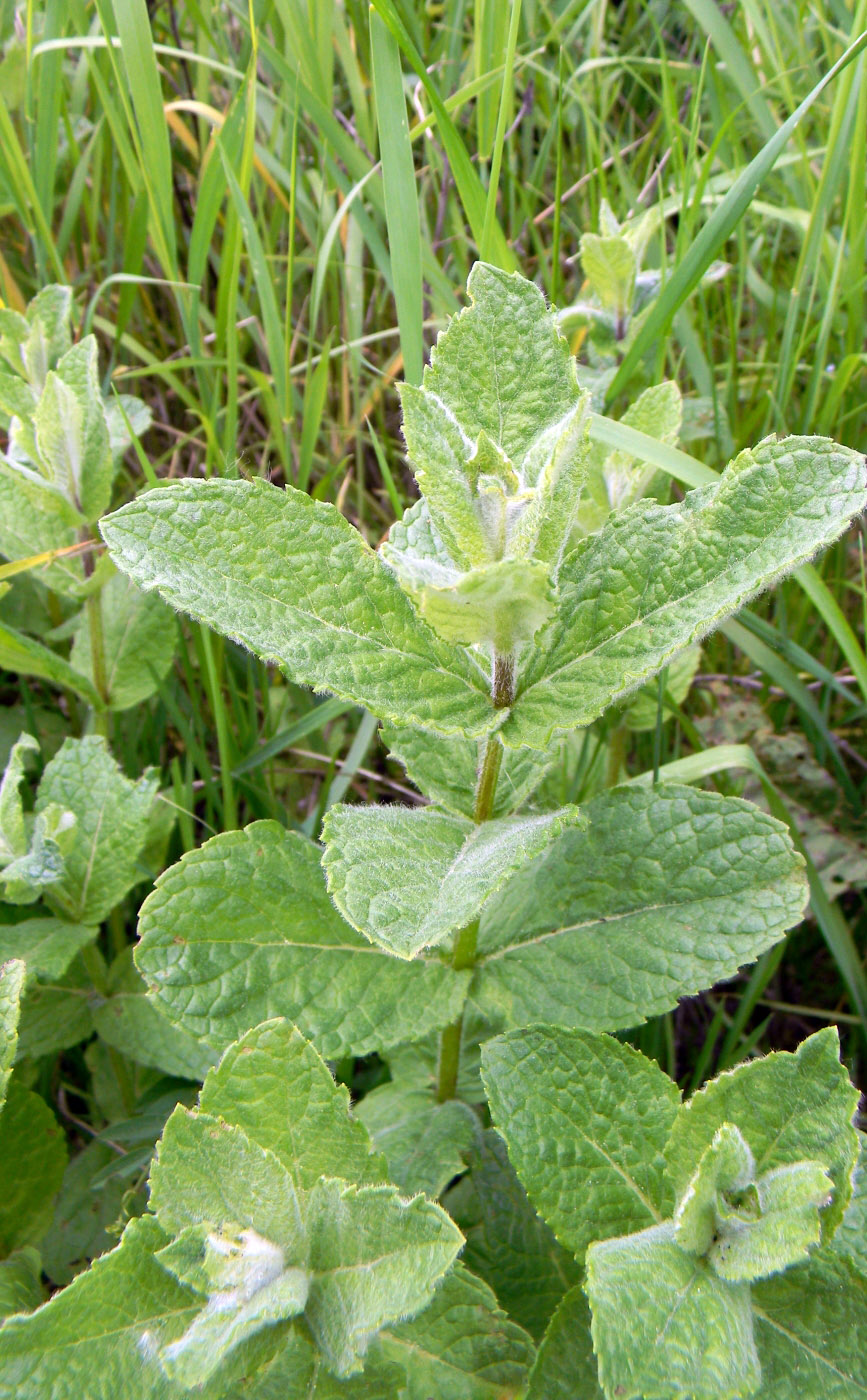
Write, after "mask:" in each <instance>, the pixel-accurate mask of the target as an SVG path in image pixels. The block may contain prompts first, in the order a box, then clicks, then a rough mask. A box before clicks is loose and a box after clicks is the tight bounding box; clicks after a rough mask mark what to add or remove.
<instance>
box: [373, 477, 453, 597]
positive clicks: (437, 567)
mask: <svg viewBox="0 0 867 1400" xmlns="http://www.w3.org/2000/svg"><path fill="white" fill-rule="evenodd" d="M379 553H380V557H381V558H382V559H384V560H385V562H386V564H388V566H389V568H390V569H393V570H394V572H395V573H396V574H397V577H398V578H399V579H400V583H401V587H402V588H404V589H405V590H406V592H407V593H410V594H412V596H413V597H414V598H416V599H418V598H419V597H420V596H421V592H422V589H424V588H425V587H427V586H428V585H430V586H432V587H437V588H446V587H450V586H451V585H452V584H454V583H456V582H457V581H458V579H459V578H460V576H461V571H460V569H458V568H457V567H456V565H455V564H454V562H453V560H452V558H451V555H450V554H449V552H448V550H447V549H446V547H445V545H444V544H443V541H442V536H441V535H440V532H439V530H438V529H437V527H436V525H434V523H433V521H432V520H431V515H430V510H429V508H428V504H427V501H426V500H425V499H424V497H422V499H421V500H418V501H413V503H412V505H411V506H407V508H406V510H405V511H404V513H403V516H402V517H401V519H400V520H396V521H395V522H394V524H393V525H392V527H391V529H390V530H389V532H388V535H387V536H386V538H385V540H383V542H382V544H381V545H380V547H379Z"/></svg>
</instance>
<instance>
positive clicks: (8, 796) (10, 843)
mask: <svg viewBox="0 0 867 1400" xmlns="http://www.w3.org/2000/svg"><path fill="white" fill-rule="evenodd" d="M38 752H39V745H38V743H37V742H36V740H35V739H34V738H33V735H32V734H22V735H21V736H20V737H19V738H18V740H17V741H16V743H14V744H13V745H12V749H11V751H10V753H9V759H8V762H7V764H6V769H5V771H4V773H3V779H2V781H0V865H6V864H8V862H9V861H11V860H14V859H15V857H16V856H21V855H23V854H24V852H25V851H26V850H27V833H26V831H25V828H24V805H23V803H22V800H21V793H20V791H19V789H20V787H21V784H22V783H23V781H24V770H25V767H26V763H27V760H26V758H25V755H26V754H28V753H38Z"/></svg>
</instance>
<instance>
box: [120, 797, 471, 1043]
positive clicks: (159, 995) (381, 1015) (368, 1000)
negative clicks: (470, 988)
mask: <svg viewBox="0 0 867 1400" xmlns="http://www.w3.org/2000/svg"><path fill="white" fill-rule="evenodd" d="M139 932H140V934H141V942H140V944H139V946H138V949H137V952H136V962H137V964H138V967H139V970H140V971H141V973H142V975H143V976H144V978H145V980H146V981H147V982H148V983H149V984H150V987H151V991H152V995H153V997H154V1000H155V1002H156V1004H157V1005H158V1007H159V1009H160V1010H161V1011H162V1012H163V1014H164V1015H166V1016H167V1017H168V1018H169V1020H170V1021H173V1022H174V1023H175V1024H179V1025H182V1026H183V1027H184V1028H185V1029H186V1030H187V1031H188V1032H189V1033H190V1034H192V1035H194V1036H196V1037H198V1038H200V1039H202V1040H203V1041H204V1042H205V1044H207V1045H208V1046H210V1047H212V1048H213V1049H216V1050H223V1049H225V1048H226V1046H227V1045H229V1044H230V1043H231V1042H232V1041H233V1040H234V1039H236V1038H237V1037H238V1036H239V1035H242V1034H243V1033H244V1032H245V1031H247V1030H249V1029H250V1028H251V1027H252V1026H256V1025H258V1024H259V1022H260V1021H266V1020H268V1019H270V1018H271V1017H274V1016H285V1017H287V1018H288V1019H289V1020H290V1021H294V1022H295V1024H296V1025H297V1026H298V1029H299V1030H300V1031H301V1032H302V1034H303V1035H306V1036H308V1037H309V1038H310V1039H311V1040H312V1041H313V1042H314V1044H315V1045H316V1048H317V1049H318V1050H319V1052H320V1054H322V1055H327V1056H328V1057H329V1058H337V1057H338V1056H340V1055H345V1054H348V1053H353V1054H359V1055H362V1054H367V1053H369V1052H370V1051H371V1050H381V1049H384V1048H386V1047H388V1046H389V1045H394V1044H398V1043H400V1042H401V1041H406V1040H413V1039H421V1038H422V1037H423V1036H425V1035H426V1034H427V1033H428V1032H429V1031H431V1030H434V1029H438V1028H439V1027H441V1026H445V1025H448V1024H449V1023H450V1022H451V1021H453V1020H454V1019H455V1017H456V1016H457V1015H458V1013H459V1012H460V1009H461V1005H462V1002H463V998H464V996H465V993H466V987H467V982H468V980H469V974H468V973H467V974H456V973H454V972H453V971H452V969H450V968H448V967H446V966H444V965H443V964H442V963H441V962H440V961H439V960H438V959H433V958H431V959H430V960H428V959H425V958H420V959H418V960H417V961H416V962H415V963H413V964H412V965H407V964H405V963H402V962H400V961H398V960H397V959H395V958H392V957H389V956H388V955H387V954H385V953H383V952H382V951H381V950H380V949H378V948H375V947H373V946H372V945H371V944H370V943H368V941H367V940H366V939H365V938H362V937H361V936H360V935H359V934H357V933H355V931H354V930H353V929H351V928H350V927H349V926H348V924H346V923H344V921H343V919H341V918H340V916H339V914H338V913H337V912H336V910H335V908H334V906H333V904H332V903H331V900H330V899H329V897H328V894H327V891H326V889H325V881H324V879H323V877H322V871H321V868H320V865H319V856H318V853H317V850H316V847H314V846H313V845H312V844H311V843H310V842H307V841H305V840H304V839H303V838H302V837H301V836H299V835H297V834H295V833H291V832H286V831H285V830H284V829H283V828H282V827H281V826H279V825H278V824H277V823H276V822H256V823H254V824H253V825H252V826H249V827H247V829H246V830H245V831H234V832H228V833H225V834H224V835H221V836H217V837H214V838H213V839H212V840H211V841H208V842H206V843H205V845H204V846H202V847H201V848H200V849H199V850H197V851H194V852H191V853H190V854H189V855H187V856H185V857H184V858H183V860H181V861H180V862H179V864H178V865H175V866H173V867H172V868H171V869H170V870H167V871H166V872H165V874H164V875H162V876H161V877H160V879H159V880H158V881H157V885H156V889H155V890H154V892H153V894H151V895H150V896H149V897H148V899H146V900H145V903H144V904H143V906H142V910H141V916H140V923H139Z"/></svg>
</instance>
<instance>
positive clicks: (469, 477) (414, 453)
mask: <svg viewBox="0 0 867 1400" xmlns="http://www.w3.org/2000/svg"><path fill="white" fill-rule="evenodd" d="M441 339H443V337H441ZM429 376H430V370H429V369H428V368H425V371H424V383H425V388H424V389H418V388H416V387H415V386H414V385H412V384H402V385H401V390H400V403H401V408H402V409H403V436H404V440H405V442H406V449H407V453H408V455H409V459H410V465H411V466H412V469H413V473H414V475H415V478H416V481H417V482H418V484H419V487H420V489H421V491H422V492H423V493H424V500H425V508H426V514H428V515H429V518H430V520H431V522H432V527H433V530H434V531H435V536H434V538H435V540H439V541H440V542H441V543H442V545H443V546H444V548H445V553H446V557H447V560H448V563H450V564H451V565H452V567H455V566H457V567H458V568H459V569H471V568H472V567H473V566H474V565H477V564H484V563H486V562H487V561H489V560H490V558H491V554H490V551H489V549H488V543H487V540H486V539H485V534H484V531H483V529H482V524H481V521H480V520H479V517H478V515H477V514H476V510H475V505H474V501H473V491H472V487H473V484H474V482H473V477H474V475H475V473H474V472H473V471H472V470H471V469H470V466H469V463H470V459H471V458H472V456H473V454H474V452H475V437H470V436H468V435H467V433H466V432H464V430H463V429H462V427H461V424H460V423H459V422H458V419H457V418H456V417H455V415H454V413H453V412H452V410H451V408H450V407H448V406H447V405H446V404H445V403H443V401H442V399H440V398H439V397H438V396H437V394H435V393H434V392H432V391H431V389H430V388H429V387H428V380H429ZM475 436H478V434H476V435H475ZM410 509H411V510H412V509H413V508H412V507H410ZM413 523H414V522H413V521H412V520H410V521H407V518H406V516H404V525H405V526H408V527H409V530H410V537H411V535H412V525H413ZM393 533H394V532H393ZM400 538H401V534H400V531H398V532H397V533H396V539H395V543H397V542H398V540H400ZM437 552H438V553H439V551H437Z"/></svg>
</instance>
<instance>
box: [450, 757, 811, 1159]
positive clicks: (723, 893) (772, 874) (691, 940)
mask: <svg viewBox="0 0 867 1400" xmlns="http://www.w3.org/2000/svg"><path fill="white" fill-rule="evenodd" d="M582 812H583V813H584V815H585V816H586V817H587V820H588V823H589V824H588V827H587V829H586V831H579V830H574V831H569V832H567V833H566V834H565V835H564V836H562V837H561V838H560V840H559V841H558V842H557V843H556V844H555V845H554V846H552V847H551V849H550V851H549V852H548V854H547V855H546V856H543V857H542V858H541V859H540V860H539V861H538V862H537V863H536V865H535V867H534V868H533V869H532V870H531V871H529V872H525V873H523V874H521V875H520V876H519V877H518V878H516V879H515V880H514V881H513V882H512V883H511V884H510V885H508V886H506V888H505V889H504V890H503V891H502V892H501V893H500V894H499V895H497V896H496V897H495V898H494V899H492V900H491V902H490V904H489V905H488V906H487V907H486V909H485V910H484V912H483V914H482V919H481V925H480V932H479V941H478V954H477V964H476V969H475V973H474V978H473V983H472V987H471V991H470V996H471V999H472V1000H473V1001H474V1002H475V1003H476V1005H477V1006H478V1007H479V1009H480V1010H481V1012H482V1013H483V1014H484V1015H485V1016H486V1017H487V1018H488V1019H489V1020H490V1021H491V1022H493V1023H494V1024H496V1025H501V1026H502V1025H506V1026H509V1025H526V1024H528V1023H529V1022H531V1021H549V1022H554V1023H556V1024H559V1025H573V1026H574V1025H576V1024H578V1025H583V1026H586V1027H589V1028H591V1029H596V1030H616V1029H620V1028H626V1027H628V1026H635V1025H639V1024H640V1023H641V1022H642V1021H643V1020H644V1019H645V1017H647V1016H653V1015H656V1014H657V1013H658V1012H660V1011H666V1010H668V1009H669V1008H670V1007H672V1006H674V1005H675V1003H676V1001H677V999H678V997H681V996H689V995H692V994H693V993H695V992H697V991H699V990H700V989H701V988H702V987H709V986H712V985H713V984H714V983H715V982H717V981H719V980H720V979H722V978H725V977H732V976H733V975H734V973H735V972H736V971H737V969H738V967H740V966H741V965H742V964H743V963H746V962H751V961H752V960H753V959H754V958H756V957H758V955H759V953H761V952H763V951H764V950H765V948H768V947H770V945H771V944H772V943H775V942H776V941H777V940H778V939H779V938H781V937H782V935H783V933H784V932H785V930H786V929H787V928H791V926H792V925H793V924H795V923H797V922H798V920H799V918H800V917H801V913H802V910H803V907H804V901H805V897H806V887H805V883H804V877H803V874H802V869H801V862H800V858H799V857H798V856H797V855H796V854H795V851H794V850H793V848H792V845H791V841H790V839H789V835H788V832H787V831H786V829H785V828H784V827H783V826H782V825H781V824H780V823H779V822H776V821H774V819H773V818H771V817H768V816H766V815H765V814H764V813H762V812H760V811H758V810H757V809H756V808H755V807H753V806H752V805H751V804H749V803H747V802H742V801H740V800H739V799H737V798H729V797H720V796H719V795H717V794H716V793H708V792H700V791H698V790H696V789H694V788H686V787H677V786H674V785H671V786H667V785H666V786H657V787H655V788H647V789H638V788H631V787H623V788H619V789H616V790H614V791H611V792H607V793H605V794H603V795H602V796H600V797H598V798H596V799H594V800H593V801H592V802H590V803H588V804H587V806H586V807H583V808H582ZM717 1126H718V1122H717V1123H715V1125H714V1129H715V1128H716V1127H717ZM806 1155H809V1156H811V1157H813V1156H815V1155H816V1154H815V1153H810V1154H806ZM691 1165H694V1163H692V1164H691Z"/></svg>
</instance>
